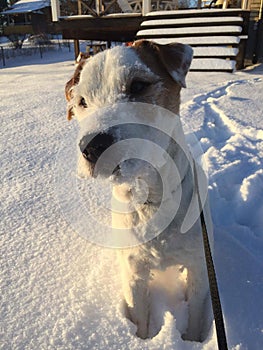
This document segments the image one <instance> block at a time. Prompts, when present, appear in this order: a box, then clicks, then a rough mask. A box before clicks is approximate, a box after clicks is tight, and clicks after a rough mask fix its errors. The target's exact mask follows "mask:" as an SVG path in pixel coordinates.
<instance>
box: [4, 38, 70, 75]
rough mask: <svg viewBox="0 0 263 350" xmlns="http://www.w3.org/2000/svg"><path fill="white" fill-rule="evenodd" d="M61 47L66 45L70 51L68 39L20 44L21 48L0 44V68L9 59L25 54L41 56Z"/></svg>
mask: <svg viewBox="0 0 263 350" xmlns="http://www.w3.org/2000/svg"><path fill="white" fill-rule="evenodd" d="M62 47H67V48H68V50H69V51H71V45H70V42H69V41H68V40H61V41H51V42H50V43H47V44H41V43H40V44H32V45H25V46H22V48H14V47H12V46H11V45H10V44H8V45H7V44H5V45H0V68H1V67H6V66H8V62H9V60H11V59H15V58H18V57H26V56H27V57H30V56H32V57H33V56H36V57H37V56H38V57H40V58H43V56H44V55H45V53H47V52H49V51H55V50H59V49H61V48H62Z"/></svg>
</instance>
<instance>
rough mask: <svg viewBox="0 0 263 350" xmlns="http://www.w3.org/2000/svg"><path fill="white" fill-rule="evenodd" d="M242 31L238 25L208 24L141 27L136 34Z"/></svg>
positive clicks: (156, 35)
mask: <svg viewBox="0 0 263 350" xmlns="http://www.w3.org/2000/svg"><path fill="white" fill-rule="evenodd" d="M241 31H242V27H240V26H209V27H183V28H158V29H143V30H139V32H138V33H137V36H144V37H146V36H147V37H149V36H155V37H160V36H164V35H189V34H190V35H195V36H196V35H198V34H201V35H203V34H206V35H210V34H211V33H213V34H221V33H222V34H224V33H231V34H239V33H241Z"/></svg>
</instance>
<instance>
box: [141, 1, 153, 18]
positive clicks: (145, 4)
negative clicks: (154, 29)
mask: <svg viewBox="0 0 263 350" xmlns="http://www.w3.org/2000/svg"><path fill="white" fill-rule="evenodd" d="M151 10H152V1H151V0H142V15H143V16H145V15H146V14H147V13H149V12H151Z"/></svg>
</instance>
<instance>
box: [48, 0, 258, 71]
mask: <svg viewBox="0 0 263 350" xmlns="http://www.w3.org/2000/svg"><path fill="white" fill-rule="evenodd" d="M84 1H85V2H84ZM179 1H180V0H78V2H77V4H78V6H77V8H76V13H75V14H74V15H72V14H71V15H65V14H63V13H61V12H60V7H59V0H51V3H52V14H53V21H55V22H56V23H57V25H58V26H59V27H60V28H61V31H62V34H63V37H64V38H65V39H74V40H75V43H76V42H77V41H78V40H80V39H83V40H99V41H119V42H120V41H122V42H127V41H128V42H129V41H133V40H134V39H136V38H146V39H153V40H158V41H159V42H163V43H165V42H166V43H167V42H174V41H179V42H185V43H187V44H189V45H191V46H193V48H194V62H193V65H192V69H194V70H227V71H233V70H234V69H235V66H236V67H237V68H243V66H244V58H245V46H246V40H247V39H248V32H249V24H250V22H251V19H250V15H251V12H250V8H251V4H253V2H255V1H260V4H261V7H260V8H258V12H257V13H256V12H255V11H254V10H253V11H254V12H253V14H254V15H257V14H258V16H259V18H260V9H261V11H262V2H263V0H217V2H218V3H219V6H220V8H217V7H216V8H208V7H207V1H209V0H196V1H197V6H198V7H199V9H184V10H182V9H178V4H179ZM234 2H236V3H235V6H230V8H229V4H230V3H232V4H233V3H234ZM237 4H238V5H237ZM202 6H203V8H201V7H202ZM237 6H238V7H237ZM116 9H117V12H118V11H119V12H118V13H116ZM75 48H76V50H78V45H75ZM77 53H78V52H76V55H77ZM201 61H202V62H203V63H202V65H200V64H197V63H198V62H199V63H200V62H201ZM235 63H237V65H235Z"/></svg>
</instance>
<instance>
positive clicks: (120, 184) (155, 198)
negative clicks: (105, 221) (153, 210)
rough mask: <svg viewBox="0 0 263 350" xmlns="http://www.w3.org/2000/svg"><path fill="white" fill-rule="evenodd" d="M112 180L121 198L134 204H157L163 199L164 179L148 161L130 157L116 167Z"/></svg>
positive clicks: (117, 194)
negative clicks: (162, 179)
mask: <svg viewBox="0 0 263 350" xmlns="http://www.w3.org/2000/svg"><path fill="white" fill-rule="evenodd" d="M110 179H111V181H112V183H113V186H114V188H115V194H116V196H118V197H119V199H121V200H130V201H132V202H133V203H134V204H138V205H141V204H157V203H160V202H161V200H162V181H161V178H160V175H159V173H158V171H157V170H156V169H155V168H154V167H153V166H152V165H151V164H149V163H148V162H146V161H143V160H140V159H129V160H126V161H124V162H122V163H121V164H119V165H118V167H116V168H115V169H114V172H113V174H112V176H111V178H110Z"/></svg>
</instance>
